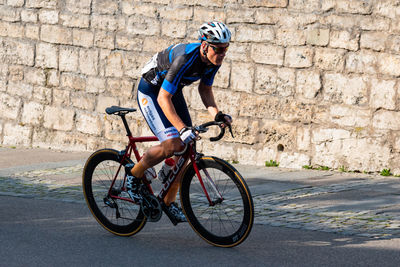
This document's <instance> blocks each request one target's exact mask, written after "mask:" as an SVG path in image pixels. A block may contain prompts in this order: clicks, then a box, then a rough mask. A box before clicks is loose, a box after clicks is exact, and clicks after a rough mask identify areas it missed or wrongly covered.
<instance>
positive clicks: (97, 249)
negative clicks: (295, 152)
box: [0, 196, 400, 267]
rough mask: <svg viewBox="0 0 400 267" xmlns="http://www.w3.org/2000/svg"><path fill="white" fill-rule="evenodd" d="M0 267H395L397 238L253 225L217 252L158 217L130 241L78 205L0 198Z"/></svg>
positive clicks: (398, 250) (399, 241)
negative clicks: (242, 239)
mask: <svg viewBox="0 0 400 267" xmlns="http://www.w3.org/2000/svg"><path fill="white" fill-rule="evenodd" d="M0 241H1V249H0V259H1V261H0V266H144V265H151V266H380V267H382V266H399V262H400V239H389V240H373V239H371V238H363V237H356V236H343V235H338V234H331V233H322V232H317V231H307V230H298V229H289V228H285V227H270V226H265V225H255V226H254V228H253V231H252V233H251V234H250V236H249V238H248V239H247V240H246V241H245V242H244V243H242V244H241V245H239V246H237V247H235V248H229V249H226V248H217V247H213V246H210V245H209V244H207V243H206V242H204V241H203V240H202V239H200V238H199V237H198V236H197V235H196V234H195V233H194V232H193V231H192V230H191V228H190V227H189V225H188V224H180V225H178V226H176V227H174V226H173V225H172V224H171V223H170V222H169V221H168V219H167V218H166V216H164V217H163V218H162V219H161V221H159V222H157V223H147V224H146V226H145V228H144V229H143V230H142V231H141V232H140V233H138V234H137V235H135V236H133V237H128V238H124V237H118V236H114V235H112V234H110V233H108V232H107V231H105V230H104V229H103V228H101V227H100V226H99V225H98V224H97V222H96V221H95V220H94V218H93V217H92V216H91V214H90V212H89V211H88V208H87V207H86V206H85V205H84V204H77V203H68V202H64V201H54V200H51V201H50V200H39V199H32V198H20V197H10V196H0Z"/></svg>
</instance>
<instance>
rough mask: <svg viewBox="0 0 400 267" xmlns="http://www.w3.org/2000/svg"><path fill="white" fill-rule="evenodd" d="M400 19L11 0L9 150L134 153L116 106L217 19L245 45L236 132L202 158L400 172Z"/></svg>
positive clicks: (238, 73)
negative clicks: (170, 50)
mask: <svg viewBox="0 0 400 267" xmlns="http://www.w3.org/2000/svg"><path fill="white" fill-rule="evenodd" d="M399 15H400V4H399V1H395V0H392V1H390V0H382V1H366V0H365V1H361V0H352V1H348V0H336V1H334V0H228V1H222V0H192V1H188V0H177V1H172V0H146V1H136V0H135V1H132V0H131V1H112V0H0V59H1V60H0V114H1V115H0V143H1V144H3V145H6V146H10V145H11V146H13V145H23V146H33V147H37V146H38V147H51V148H59V149H68V150H94V149H97V148H100V147H105V146H108V147H116V148H121V147H123V142H122V141H124V140H125V136H124V131H123V128H122V124H121V122H120V121H119V120H118V119H117V118H113V117H110V116H105V113H104V109H105V107H107V106H110V105H121V106H127V107H137V104H136V101H135V97H133V96H132V88H135V86H136V83H137V81H138V77H139V74H140V69H141V67H142V66H143V64H144V63H145V62H146V61H147V60H148V59H149V58H150V57H151V55H153V54H154V53H155V52H157V51H159V50H162V49H163V48H165V47H167V46H169V45H170V44H172V43H178V42H192V41H195V40H196V31H197V28H198V27H199V25H200V24H201V23H203V22H204V21H208V20H211V19H218V20H221V21H223V22H225V23H227V24H228V25H229V27H230V28H231V30H232V32H233V39H232V43H231V47H230V50H229V52H228V56H227V59H226V61H225V62H224V65H223V67H222V68H221V70H220V72H219V73H218V76H217V78H216V81H215V95H216V98H217V101H218V103H219V106H220V108H221V109H222V110H223V111H225V112H228V113H230V114H232V115H233V117H234V119H235V127H234V130H235V133H236V138H235V139H232V138H230V137H228V136H227V137H225V139H224V141H223V142H219V143H215V144H214V143H210V142H207V141H204V142H201V144H200V147H201V148H202V150H203V151H205V152H206V153H211V154H214V155H217V156H221V157H224V158H226V159H231V160H235V161H239V162H240V163H249V164H255V163H256V164H264V162H265V161H269V160H276V161H278V162H280V166H284V167H297V168H299V167H301V166H303V165H314V166H317V165H322V166H329V167H332V168H339V167H341V166H344V167H345V168H347V169H350V170H360V171H379V170H381V169H383V168H391V169H392V171H394V172H395V173H400V167H399V161H400V157H399V151H400V112H399V108H400V100H399V85H400V84H399V80H398V77H399V76H400V19H399V18H400V16H399ZM184 90H185V95H186V97H187V100H188V102H189V106H190V110H191V112H192V114H193V118H194V121H195V122H197V123H200V122H204V121H206V120H208V119H210V118H209V117H207V113H206V112H205V111H204V108H203V107H202V104H201V102H200V98H199V97H198V95H197V92H196V86H191V87H189V88H185V89H184ZM129 118H130V123H131V127H132V130H133V132H134V134H135V135H146V134H150V131H149V130H148V128H147V126H146V125H145V124H144V122H143V120H142V118H141V115H140V114H139V113H136V114H133V115H132V116H130V117H129ZM278 147H279V149H278Z"/></svg>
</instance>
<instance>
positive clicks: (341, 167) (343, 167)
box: [339, 166, 347, 172]
mask: <svg viewBox="0 0 400 267" xmlns="http://www.w3.org/2000/svg"><path fill="white" fill-rule="evenodd" d="M339 171H340V172H347V169H346V167H345V166H340V168H339Z"/></svg>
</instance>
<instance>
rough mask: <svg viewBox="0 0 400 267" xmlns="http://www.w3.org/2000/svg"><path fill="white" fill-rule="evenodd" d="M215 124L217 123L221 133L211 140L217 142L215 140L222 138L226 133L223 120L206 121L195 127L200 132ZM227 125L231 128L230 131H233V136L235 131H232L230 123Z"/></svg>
mask: <svg viewBox="0 0 400 267" xmlns="http://www.w3.org/2000/svg"><path fill="white" fill-rule="evenodd" d="M214 125H217V126H218V127H219V129H220V133H219V135H217V136H215V137H210V141H211V142H215V141H218V140H220V139H221V138H222V137H223V136H224V135H225V127H223V125H224V123H223V122H220V121H210V122H206V123H203V124H201V125H199V126H197V127H194V130H195V131H198V132H199V133H205V132H207V131H208V127H210V126H214ZM227 127H228V128H229V132H230V133H231V135H232V137H234V136H233V132H232V127H231V126H230V125H227Z"/></svg>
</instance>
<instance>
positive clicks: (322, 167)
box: [317, 166, 330, 171]
mask: <svg viewBox="0 0 400 267" xmlns="http://www.w3.org/2000/svg"><path fill="white" fill-rule="evenodd" d="M317 170H319V171H329V170H330V168H329V167H328V166H319V167H318V168H317Z"/></svg>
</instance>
